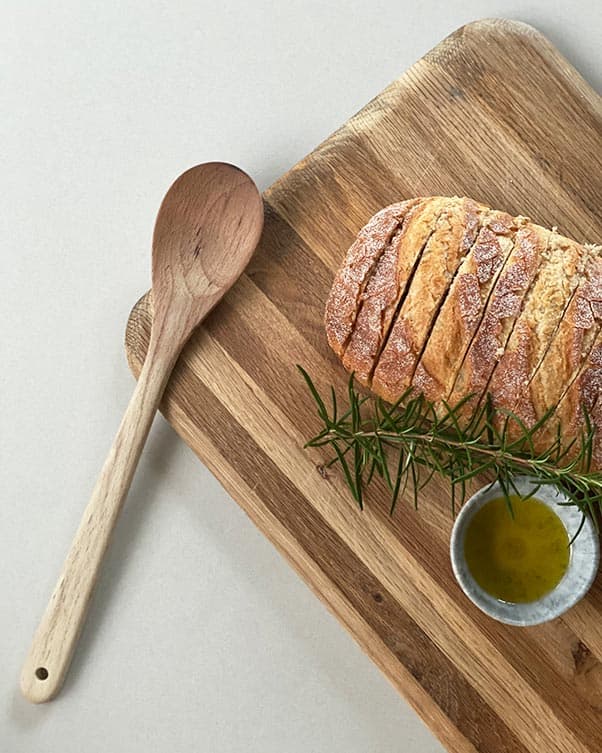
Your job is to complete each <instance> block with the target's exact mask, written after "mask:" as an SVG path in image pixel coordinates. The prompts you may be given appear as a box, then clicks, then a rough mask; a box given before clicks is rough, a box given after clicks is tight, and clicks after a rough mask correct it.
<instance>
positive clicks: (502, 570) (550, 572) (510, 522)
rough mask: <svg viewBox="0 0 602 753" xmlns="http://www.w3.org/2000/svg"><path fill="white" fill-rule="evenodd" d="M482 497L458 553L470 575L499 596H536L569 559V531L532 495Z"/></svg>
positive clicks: (510, 599) (520, 599) (555, 578)
mask: <svg viewBox="0 0 602 753" xmlns="http://www.w3.org/2000/svg"><path fill="white" fill-rule="evenodd" d="M510 503H511V507H512V514H511V513H510V510H509V509H508V503H507V502H506V500H505V499H504V498H503V497H497V498H495V499H492V500H490V501H489V502H487V503H486V504H485V505H483V507H481V509H480V510H479V511H478V512H477V513H475V515H474V517H473V518H472V520H471V521H470V523H469V524H468V527H467V529H466V538H465V540H464V556H465V557H466V564H467V565H468V568H469V570H470V572H471V573H472V576H473V578H474V579H475V580H476V582H477V583H478V584H479V585H480V586H481V588H483V589H484V590H485V591H487V592H488V593H490V594H491V595H492V596H495V598H497V599H501V600H502V601H508V602H513V603H524V602H529V601H535V600H536V599H540V598H541V597H542V596H544V595H545V594H547V593H549V592H550V591H552V589H554V588H556V586H557V585H558V584H559V583H560V580H561V579H562V576H563V575H564V574H565V572H566V569H567V567H568V564H569V554H570V549H569V537H568V534H567V532H566V528H565V527H564V524H563V523H562V521H561V520H560V518H559V517H558V515H556V513H555V512H554V511H553V510H552V509H551V508H550V507H548V505H545V504H544V503H543V502H540V501H539V500H538V499H535V498H531V499H524V498H523V497H518V496H516V495H513V496H511V498H510Z"/></svg>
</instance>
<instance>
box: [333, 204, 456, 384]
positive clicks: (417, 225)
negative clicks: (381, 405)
mask: <svg viewBox="0 0 602 753" xmlns="http://www.w3.org/2000/svg"><path fill="white" fill-rule="evenodd" d="M448 203H449V199H447V198H441V197H434V198H432V199H426V200H425V201H423V202H421V203H420V204H417V205H416V206H414V207H412V208H411V209H410V210H409V211H408V213H407V214H406V216H405V218H404V220H403V222H402V225H401V227H400V228H399V229H398V230H397V232H396V233H395V235H394V236H393V238H392V239H391V242H390V243H389V244H388V246H387V247H386V249H385V251H384V252H383V253H382V254H381V256H380V258H379V260H378V262H377V263H376V265H375V267H374V270H373V273H372V275H371V277H370V278H369V279H368V282H367V283H366V287H365V289H364V291H363V293H362V294H361V295H360V299H359V310H358V314H357V317H356V320H355V326H354V329H353V332H352V334H351V337H350V338H349V342H348V345H347V348H346V350H345V353H344V356H343V366H345V368H346V369H347V370H348V371H352V372H355V377H356V379H357V380H358V381H359V382H360V383H361V384H363V385H367V384H368V383H369V381H370V378H371V376H372V372H373V370H374V365H375V363H376V359H377V358H378V356H379V355H380V351H381V347H382V344H383V342H384V340H385V339H386V337H387V335H388V333H389V328H390V326H391V322H392V320H393V316H394V314H395V311H396V309H397V306H398V305H399V301H400V300H401V299H402V297H403V296H404V294H405V291H406V286H407V285H408V283H409V281H410V280H411V278H412V274H413V272H414V268H415V267H416V264H417V263H418V261H419V259H420V258H421V255H422V252H423V249H424V248H425V247H426V244H427V242H428V239H429V238H430V237H431V235H432V234H433V232H434V230H435V227H436V225H437V220H438V218H439V216H440V215H441V212H443V210H444V209H445V207H446V206H447V205H448Z"/></svg>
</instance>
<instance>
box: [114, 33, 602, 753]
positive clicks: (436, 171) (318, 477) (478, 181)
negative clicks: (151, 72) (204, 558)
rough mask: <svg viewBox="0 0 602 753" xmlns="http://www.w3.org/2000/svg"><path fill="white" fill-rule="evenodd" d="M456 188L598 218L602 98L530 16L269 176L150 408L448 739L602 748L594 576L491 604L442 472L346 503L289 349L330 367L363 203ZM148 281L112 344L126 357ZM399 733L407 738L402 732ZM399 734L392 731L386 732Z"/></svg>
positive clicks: (568, 224)
mask: <svg viewBox="0 0 602 753" xmlns="http://www.w3.org/2000/svg"><path fill="white" fill-rule="evenodd" d="M430 194H444V195H454V194H458V195H468V196H472V197H474V198H475V199H477V200H479V201H482V202H485V203H486V204H490V205H491V206H493V207H496V208H498V209H504V210H506V211H508V212H510V213H512V214H515V213H516V214H518V213H522V214H527V215H529V216H531V217H532V219H533V220H534V221H536V222H538V223H541V224H543V225H548V226H551V225H557V226H558V227H559V228H560V231H561V232H562V233H565V234H567V235H569V236H571V237H574V238H576V239H577V240H579V241H587V242H594V241H600V240H601V239H602V203H601V201H600V199H601V197H602V104H601V100H600V98H599V97H598V95H597V94H596V93H595V92H594V91H593V90H592V89H591V88H590V87H589V86H588V85H587V84H586V83H585V82H584V81H583V79H582V78H581V77H580V76H579V75H578V74H577V73H576V71H575V70H574V69H573V68H572V67H571V66H570V65H569V64H568V63H567V61H566V60H564V58H562V57H561V56H560V54H559V53H558V52H557V51H556V50H555V49H554V48H553V47H552V46H551V45H550V43H549V42H548V41H547V40H546V39H545V38H544V37H542V36H541V35H540V34H539V33H537V32H536V31H534V30H533V29H532V28H530V27H528V26H525V25H523V24H519V23H515V22H509V21H480V22H477V23H474V24H470V25H468V26H465V27H463V28H462V29H460V30H458V31H457V32H455V33H454V34H452V35H451V36H450V37H448V38H447V39H446V40H444V41H443V42H442V43H441V44H440V45H438V46H437V47H436V48H435V49H434V50H432V51H431V52H430V53H429V54H428V55H426V56H425V57H424V58H423V59H422V60H420V61H419V62H418V63H416V65H414V66H413V67H412V68H411V69H410V70H409V71H408V72H407V73H406V74H405V75H403V76H402V77H401V78H400V79H399V80H397V81H395V82H394V83H393V84H392V85H391V86H389V87H388V88H387V89H385V91H384V92H382V93H381V94H380V95H378V96H377V97H376V98H375V99H374V100H373V101H372V102H371V103H370V104H369V105H367V106H366V107H365V108H364V109H363V110H362V111H361V112H360V113H358V114H357V115H356V116H355V117H353V118H351V120H349V121H348V122H347V123H346V124H345V125H344V126H343V127H342V128H341V129H340V130H339V131H337V132H336V133H335V134H333V135H332V136H331V137H330V138H329V139H327V140H326V141H325V142H324V143H323V144H322V145H320V146H319V147H318V148H317V149H316V150H315V151H314V152H312V154H310V155H309V156H308V157H307V158H306V159H304V160H303V161H302V162H300V163H299V164H298V165H296V166H295V167H294V168H293V169H292V170H290V171H289V172H288V173H287V174H286V175H285V176H283V177H282V178H281V179H280V180H278V181H277V182H276V183H275V184H274V185H273V186H272V187H271V188H270V189H269V190H268V191H266V193H265V208H266V224H265V232H264V235H263V239H262V243H261V246H260V248H259V249H258V251H257V253H256V255H255V257H254V259H253V261H252V263H251V266H250V267H249V269H248V273H247V274H246V275H245V276H244V278H242V279H241V280H240V282H239V284H238V285H237V286H236V287H235V288H234V289H233V290H232V291H231V294H230V295H229V296H228V297H227V299H226V300H225V301H224V302H223V304H221V305H220V306H219V308H218V309H217V310H216V312H215V313H214V314H213V315H212V316H211V318H210V319H209V320H208V321H207V322H206V325H205V326H203V328H202V329H201V330H199V331H198V333H197V334H196V335H195V336H194V337H193V339H192V341H191V342H190V344H189V346H188V347H187V349H186V350H185V352H184V354H183V356H182V358H181V360H180V362H179V365H178V367H177V369H176V372H175V374H174V377H173V379H172V380H171V382H170V386H169V389H168V392H167V395H166V399H165V402H164V405H163V411H164V413H165V415H166V416H167V418H168V420H169V421H170V422H171V423H172V425H173V426H174V427H175V429H176V431H177V432H178V433H179V434H180V435H181V436H182V437H183V439H184V440H185V441H186V442H187V443H188V444H189V445H190V446H191V447H192V448H193V449H194V451H195V452H196V453H197V454H198V456H199V457H200V458H201V460H202V461H203V462H204V463H205V464H206V465H207V466H208V467H209V468H210V469H211V470H212V471H213V473H215V475H216V476H217V477H218V478H219V479H220V481H221V482H222V483H223V485H224V486H225V488H226V489H227V490H228V491H229V492H230V493H231V495H232V496H233V497H234V498H235V499H236V500H237V501H238V502H239V503H240V505H241V506H242V507H243V508H244V509H245V510H246V512H247V513H248V514H249V516H250V517H251V518H252V519H253V520H254V522H255V523H256V524H257V525H258V526H259V528H260V529H261V530H262V531H263V532H264V533H265V534H266V535H267V536H268V537H269V539H270V540H271V541H272V542H273V543H274V544H275V545H276V546H277V547H278V548H279V550H280V551H281V552H282V553H283V554H284V555H285V557H286V558H287V559H288V560H289V561H290V562H291V564H292V565H293V566H294V567H295V568H296V569H297V571H298V572H299V573H300V574H301V575H302V577H303V578H304V579H305V580H306V581H307V582H308V583H309V585H310V586H311V587H312V589H313V590H314V591H315V592H316V593H317V594H318V595H319V596H320V597H321V598H322V599H323V600H324V602H325V603H326V604H327V605H328V607H329V608H330V609H331V610H332V611H333V612H334V613H335V614H336V616H337V617H338V618H339V619H340V621H341V622H342V623H343V624H344V625H345V627H346V628H347V629H348V630H349V631H350V632H351V633H352V634H353V635H354V637H355V638H356V640H357V641H358V642H359V643H360V645H361V646H362V647H363V649H364V650H365V651H366V652H367V653H368V654H369V656H370V657H371V658H372V659H373V660H374V661H375V662H376V663H377V664H378V666H379V667H380V668H381V669H382V670H383V672H385V674H386V675H387V677H388V678H389V679H390V680H391V682H392V683H393V684H394V685H395V687H396V688H398V689H399V691H400V692H401V693H403V695H404V696H405V697H406V698H407V699H408V700H409V701H410V703H411V704H412V705H413V706H414V708H415V709H416V710H417V711H418V713H419V714H420V715H421V716H422V718H423V719H424V720H425V721H426V723H427V724H428V725H429V726H430V727H431V728H432V729H433V731H434V732H435V734H436V735H438V737H439V738H440V739H441V740H442V742H443V743H444V744H445V745H446V746H447V747H448V748H449V750H451V751H480V752H481V753H486V752H490V753H494V752H495V753H501V752H502V751H504V752H507V753H515V752H516V753H518V752H519V751H520V752H523V751H533V753H553V752H555V751H558V752H561V751H562V753H579V752H580V751H588V752H589V753H594V752H595V753H598V751H600V750H602V663H601V661H602V578H598V580H597V582H596V583H595V585H594V587H593V588H592V590H591V592H590V594H589V595H588V596H587V598H586V599H585V600H584V601H582V602H581V603H580V604H579V605H578V606H576V607H575V608H574V609H572V610H571V611H570V612H568V613H567V614H566V615H565V616H564V617H563V618H561V619H559V620H556V621H555V622H553V623H549V624H547V625H544V626H540V627H537V628H528V629H518V628H511V627H506V626H503V625H499V624H497V623H496V622H494V621H493V620H491V619H489V618H488V617H486V616H485V615H483V614H481V613H480V612H479V611H478V610H477V609H476V607H474V606H473V605H472V604H471V603H470V602H469V601H468V600H467V599H466V598H465V597H464V596H463V594H462V593H461V591H460V589H459V587H458V586H457V584H456V582H455V580H454V578H453V575H452V571H451V567H450V563H449V556H448V545H449V533H450V529H451V525H452V522H453V521H452V516H451V512H450V504H449V493H448V491H447V489H446V487H445V486H444V485H443V484H441V483H439V482H438V481H436V480H435V481H433V482H432V483H431V484H430V485H429V486H428V487H427V488H426V489H425V490H424V492H423V494H422V495H421V499H420V507H419V511H418V512H416V511H414V509H413V507H412V505H411V503H410V501H409V500H405V503H402V502H400V503H399V505H398V508H397V512H396V514H395V517H394V518H393V519H391V518H390V517H389V515H388V507H387V496H386V494H385V493H384V490H383V489H375V490H374V491H373V492H372V493H371V494H370V495H369V499H368V503H367V509H366V510H365V511H364V512H360V511H359V510H357V509H356V507H355V505H354V502H353V501H352V499H351V496H350V494H349V492H348V491H347V489H346V487H345V486H344V484H343V483H342V480H341V478H340V476H339V475H338V472H337V471H334V470H332V469H329V470H325V469H324V468H323V465H322V464H323V463H324V461H325V460H327V459H329V458H328V457H327V456H325V455H323V454H321V453H320V452H319V451H317V450H316V451H312V452H308V451H306V450H303V449H302V446H303V443H304V441H305V440H306V439H307V438H309V437H310V436H311V435H312V434H313V433H315V432H316V430H317V429H318V427H319V422H318V419H317V418H316V416H315V411H314V404H313V402H312V400H311V399H310V397H309V395H308V392H307V390H306V388H305V386H304V384H303V382H302V380H301V377H300V375H299V374H298V372H297V371H296V369H295V364H297V363H300V364H302V365H303V366H304V367H305V368H306V369H307V370H308V371H309V373H310V374H311V375H312V376H313V377H314V379H315V381H316V383H317V385H318V387H319V388H321V389H325V388H326V387H327V385H329V384H331V383H332V384H334V385H336V387H337V389H338V391H339V393H340V395H343V390H344V386H345V382H346V376H345V374H344V373H343V371H342V368H341V367H340V365H339V364H338V362H337V361H336V359H335V358H334V356H333V355H332V354H331V353H330V351H329V349H328V347H327V344H326V339H325V336H324V332H323V327H322V316H323V308H324V302H325V299H326V296H327V292H328V289H329V287H330V284H331V281H332V277H333V274H334V271H335V269H336V268H337V267H338V265H339V264H340V262H341V260H342V257H343V254H344V253H345V251H346V249H347V247H348V246H349V244H350V243H351V241H352V239H353V237H354V235H355V234H356V232H357V231H358V230H359V228H360V227H361V226H362V225H363V224H364V223H365V222H366V220H367V219H368V218H369V217H370V216H371V215H372V214H373V213H374V212H375V211H377V210H378V209H379V208H381V207H382V206H384V205H386V204H389V203H391V202H393V201H397V200H399V199H402V198H405V197H409V196H417V195H430ZM150 321H151V306H150V300H149V297H148V295H147V296H146V297H144V298H143V299H142V300H141V301H139V303H138V304H137V305H136V307H135V308H134V310H133V312H132V315H131V318H130V321H129V324H128V330H127V337H126V342H127V351H128V358H129V361H130V365H131V367H132V369H133V371H134V373H136V374H137V373H138V372H139V371H140V368H141V363H142V360H143V358H144V353H145V349H146V346H147V342H148V335H149V329H150ZM400 745H402V743H400ZM402 747H403V745H402Z"/></svg>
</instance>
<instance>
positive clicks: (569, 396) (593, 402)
mask: <svg viewBox="0 0 602 753" xmlns="http://www.w3.org/2000/svg"><path fill="white" fill-rule="evenodd" d="M601 395H602V330H601V329H600V327H599V326H598V327H597V334H596V337H595V340H594V343H593V345H592V347H591V348H590V350H589V352H588V353H587V355H586V356H585V358H584V359H583V362H582V364H581V367H580V369H579V371H578V373H577V376H576V378H575V379H574V380H573V382H572V383H571V385H570V387H569V389H568V390H567V391H566V392H565V393H564V395H563V397H562V398H561V400H560V402H559V403H558V405H557V407H556V410H555V411H554V413H553V415H552V416H551V417H550V419H549V420H548V421H546V424H545V427H542V430H541V431H539V432H538V433H537V436H536V438H535V440H536V448H541V449H544V448H545V447H548V446H550V444H551V443H552V442H554V440H555V439H556V432H557V431H559V432H560V437H561V443H562V446H563V448H567V447H569V446H570V444H571V442H572V441H573V440H575V442H574V444H573V446H572V447H571V448H570V449H569V451H568V453H567V454H566V456H565V457H564V458H563V461H562V462H563V463H569V462H570V461H572V460H573V459H574V458H575V457H576V456H577V453H578V450H579V448H580V446H581V437H582V436H583V435H584V433H585V431H586V428H587V424H586V421H585V418H584V409H585V410H586V411H587V414H588V417H589V421H590V423H591V425H592V426H593V427H594V428H595V430H596V433H595V436H594V443H593V452H592V464H591V465H592V469H596V468H598V469H599V468H602V400H601V399H600V396H601Z"/></svg>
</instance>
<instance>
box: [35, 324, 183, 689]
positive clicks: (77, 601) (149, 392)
mask: <svg viewBox="0 0 602 753" xmlns="http://www.w3.org/2000/svg"><path fill="white" fill-rule="evenodd" d="M157 345H158V343H157V342H156V341H155V340H154V339H152V338H151V345H150V347H149V352H148V355H147V357H146V360H145V362H144V366H143V368H142V372H141V374H140V378H139V380H138V384H137V385H136V389H135V390H134V394H133V395H132V399H131V400H130V403H129V405H128V407H127V410H126V412H125V415H124V417H123V419H122V421H121V425H120V426H119V430H118V431H117V435H116V436H115V440H114V441H113V445H112V447H111V450H110V452H109V455H108V457H107V459H106V461H105V464H104V466H103V468H102V471H101V472H100V476H99V477H98V480H97V482H96V486H95V487H94V491H93V492H92V497H91V499H90V501H89V502H88V505H87V507H86V509H85V511H84V514H83V517H82V521H81V523H80V526H79V528H78V530H77V533H76V534H75V538H74V540H73V543H72V545H71V549H70V551H69V554H68V555H67V559H66V560H65V564H64V565H63V570H62V573H61V575H60V577H59V580H58V583H57V584H56V587H55V589H54V592H53V594H52V596H51V598H50V601H49V603H48V606H47V607H46V611H45V613H44V616H43V617H42V620H41V622H40V624H39V626H38V629H37V631H36V633H35V635H34V637H33V641H32V643H31V646H30V649H29V653H28V655H27V658H26V660H25V664H24V665H23V670H22V674H21V690H22V692H23V695H24V696H25V697H26V698H27V699H28V700H29V701H31V702H32V703H43V702H44V701H49V700H51V699H52V698H53V697H54V696H55V695H56V694H57V693H58V691H59V690H60V688H61V686H62V684H63V680H64V678H65V674H66V672H67V669H68V667H69V663H70V661H71V657H72V655H73V651H74V649H75V646H76V644H77V639H78V636H79V633H80V630H81V628H82V625H83V623H84V620H85V617H86V612H87V610H88V604H89V602H90V596H91V595H92V591H93V588H94V584H95V582H96V578H97V575H98V572H99V570H100V566H101V563H102V559H103V556H104V553H105V551H106V549H107V546H108V544H109V540H110V537H111V533H112V531H113V528H114V526H115V523H116V520H117V516H118V515H119V511H120V510H121V507H122V503H123V501H124V499H125V497H126V495H127V493H128V490H129V488H130V484H131V482H132V477H133V475H134V471H135V470H136V466H137V464H138V460H139V458H140V453H141V452H142V448H143V447H144V443H145V441H146V437H147V436H148V432H149V429H150V427H151V424H152V422H153V417H154V415H155V413H156V411H157V408H158V406H159V402H160V400H161V396H162V395H163V391H164V389H165V385H166V384H167V380H168V378H169V375H170V373H171V370H172V368H173V365H174V363H175V360H176V358H177V355H178V353H177V352H175V353H174V354H173V355H167V356H166V355H165V350H163V352H161V350H160V348H158V347H157ZM169 350H172V348H170V349H169Z"/></svg>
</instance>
